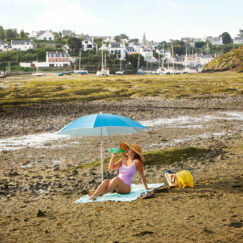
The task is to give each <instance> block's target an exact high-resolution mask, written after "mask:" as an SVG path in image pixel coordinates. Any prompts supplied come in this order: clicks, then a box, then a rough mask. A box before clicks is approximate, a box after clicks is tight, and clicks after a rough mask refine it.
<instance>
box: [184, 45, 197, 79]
mask: <svg viewBox="0 0 243 243" xmlns="http://www.w3.org/2000/svg"><path fill="white" fill-rule="evenodd" d="M187 73H189V74H192V73H197V71H196V70H193V69H191V68H189V67H188V65H187V46H186V56H185V68H184V70H183V74H187Z"/></svg>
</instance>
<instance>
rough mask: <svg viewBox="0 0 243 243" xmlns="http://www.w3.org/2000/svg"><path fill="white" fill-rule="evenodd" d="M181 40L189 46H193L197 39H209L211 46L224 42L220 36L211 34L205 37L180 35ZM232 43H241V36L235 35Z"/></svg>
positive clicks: (242, 38) (242, 41) (242, 42)
mask: <svg viewBox="0 0 243 243" xmlns="http://www.w3.org/2000/svg"><path fill="white" fill-rule="evenodd" d="M181 41H183V42H186V43H188V44H190V46H195V43H196V42H199V41H210V42H211V43H212V45H213V46H216V45H223V44H224V43H223V39H222V37H212V36H208V37H205V38H192V37H182V38H181ZM233 43H234V44H243V37H239V36H237V37H235V38H234V39H233Z"/></svg>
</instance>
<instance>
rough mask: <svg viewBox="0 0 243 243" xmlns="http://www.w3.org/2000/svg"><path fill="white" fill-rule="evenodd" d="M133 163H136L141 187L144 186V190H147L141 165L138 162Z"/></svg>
mask: <svg viewBox="0 0 243 243" xmlns="http://www.w3.org/2000/svg"><path fill="white" fill-rule="evenodd" d="M135 163H136V168H137V171H138V172H139V175H140V177H141V180H142V182H143V185H144V187H145V189H146V190H148V189H149V188H148V185H147V182H146V178H145V176H144V171H143V163H142V162H141V161H140V160H136V161H135Z"/></svg>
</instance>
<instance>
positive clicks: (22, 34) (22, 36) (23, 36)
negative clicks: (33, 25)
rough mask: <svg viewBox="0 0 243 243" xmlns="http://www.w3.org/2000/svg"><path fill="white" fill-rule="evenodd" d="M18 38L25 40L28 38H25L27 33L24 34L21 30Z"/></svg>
mask: <svg viewBox="0 0 243 243" xmlns="http://www.w3.org/2000/svg"><path fill="white" fill-rule="evenodd" d="M19 37H20V38H27V37H28V36H27V33H25V32H24V30H21V31H20V34H19Z"/></svg>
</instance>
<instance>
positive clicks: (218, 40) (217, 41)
mask: <svg viewBox="0 0 243 243" xmlns="http://www.w3.org/2000/svg"><path fill="white" fill-rule="evenodd" d="M208 40H209V41H211V43H212V45H214V46H216V45H223V39H222V37H209V38H208Z"/></svg>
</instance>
